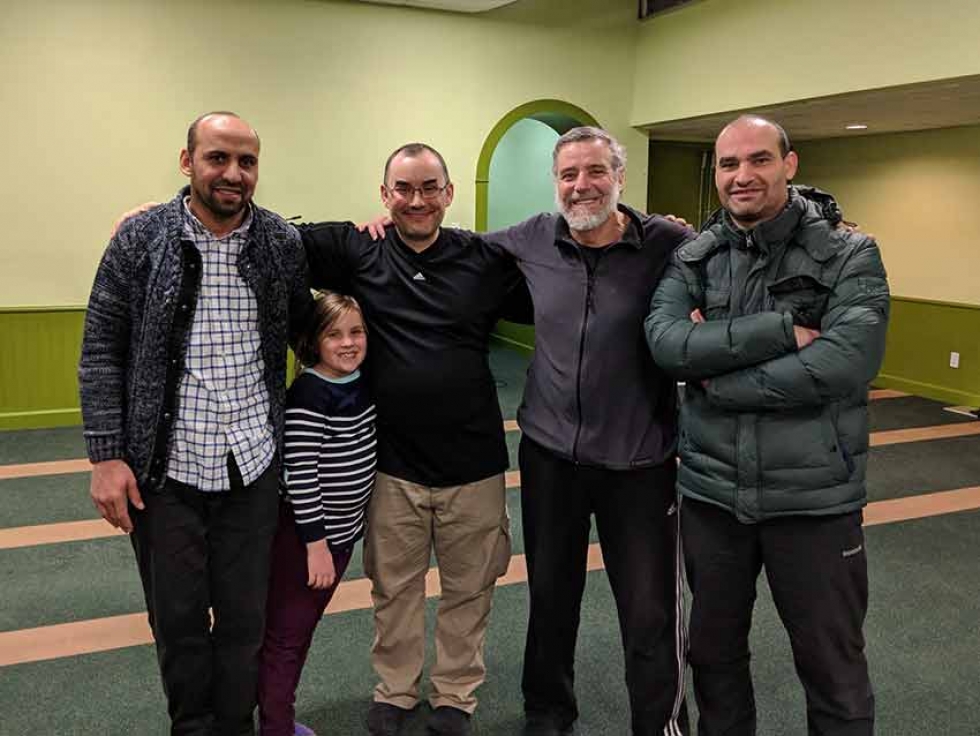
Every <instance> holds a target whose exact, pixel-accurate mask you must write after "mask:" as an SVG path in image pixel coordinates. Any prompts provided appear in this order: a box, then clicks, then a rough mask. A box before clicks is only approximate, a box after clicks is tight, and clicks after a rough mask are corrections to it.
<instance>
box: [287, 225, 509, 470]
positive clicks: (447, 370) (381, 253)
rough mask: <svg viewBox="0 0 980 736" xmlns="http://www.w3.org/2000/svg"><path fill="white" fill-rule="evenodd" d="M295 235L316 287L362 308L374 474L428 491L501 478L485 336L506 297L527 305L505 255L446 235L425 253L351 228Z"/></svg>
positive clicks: (456, 234)
mask: <svg viewBox="0 0 980 736" xmlns="http://www.w3.org/2000/svg"><path fill="white" fill-rule="evenodd" d="M299 229H300V233H301V235H302V237H303V245H304V247H305V249H306V255H307V259H308V261H309V266H310V274H311V280H312V285H313V286H314V288H327V289H333V290H335V291H340V292H343V293H347V294H351V295H352V296H354V297H355V298H356V299H357V300H358V301H359V302H360V304H361V308H362V309H363V310H364V316H365V318H366V321H367V325H368V350H367V360H366V361H365V370H364V372H365V375H366V376H367V377H368V380H369V385H370V386H371V389H372V391H373V394H374V399H375V403H376V405H377V409H378V430H379V431H378V442H379V447H378V450H379V452H378V469H379V470H380V471H381V472H383V473H387V474H389V475H393V476H396V477H398V478H403V479H405V480H409V481H412V482H414V483H421V484H424V485H431V486H451V485H460V484H463V483H471V482H473V481H477V480H481V479H483V478H487V477H489V476H491V475H494V474H496V473H500V472H502V471H504V470H505V469H506V468H507V466H508V459H507V448H506V445H505V443H504V435H503V426H502V425H503V420H502V418H501V415H500V406H499V404H498V402H497V391H496V386H495V383H494V379H493V376H492V375H491V373H490V365H489V360H488V353H489V347H488V338H489V335H490V332H491V330H492V328H493V326H494V324H495V322H496V321H497V319H498V317H499V316H501V314H502V309H503V308H504V306H505V302H506V305H507V306H512V307H513V308H514V309H517V310H519V311H523V307H524V306H525V305H526V303H527V299H526V291H525V289H524V288H523V278H522V277H521V274H520V272H519V271H518V269H517V266H516V264H515V263H514V260H513V258H512V257H511V256H509V255H508V254H507V253H506V252H504V251H503V250H502V249H501V248H500V247H499V246H496V245H492V244H489V243H487V242H485V241H484V240H483V239H481V238H479V237H477V236H476V235H475V234H473V233H469V232H465V231H460V230H454V229H450V230H446V229H443V230H441V231H440V234H439V238H438V239H437V240H436V242H435V243H433V244H432V245H431V246H430V247H429V248H427V249H426V250H425V251H423V252H422V253H416V252H415V251H413V250H412V249H411V248H409V247H408V246H407V245H405V243H403V242H402V241H401V239H400V238H399V237H398V235H397V234H396V232H395V229H394V227H389V228H388V231H387V235H386V237H385V238H384V240H380V241H377V242H375V241H372V240H371V238H370V236H368V235H367V234H366V233H359V232H357V230H356V229H355V227H354V225H353V224H352V223H349V222H347V223H320V224H316V225H303V226H300V228H299ZM507 316H514V315H511V314H508V315H507Z"/></svg>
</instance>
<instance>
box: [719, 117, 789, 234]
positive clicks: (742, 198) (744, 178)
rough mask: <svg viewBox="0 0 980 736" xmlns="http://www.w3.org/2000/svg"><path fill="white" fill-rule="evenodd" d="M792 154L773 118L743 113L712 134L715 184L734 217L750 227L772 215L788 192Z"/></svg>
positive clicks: (783, 133)
mask: <svg viewBox="0 0 980 736" xmlns="http://www.w3.org/2000/svg"><path fill="white" fill-rule="evenodd" d="M796 167H797V157H796V154H795V153H794V152H793V151H792V150H790V145H789V137H788V136H787V135H786V131H785V130H783V128H782V126H780V125H779V124H778V123H774V122H773V121H771V120H767V119H766V118H763V117H760V116H758V115H743V116H741V117H739V118H736V119H735V120H733V121H732V122H730V123H729V124H728V125H726V126H725V127H724V128H723V129H722V131H721V133H719V134H718V138H717V139H716V140H715V186H716V187H717V188H718V198H719V200H720V201H721V206H722V207H724V208H725V209H726V210H728V214H729V215H731V218H732V220H733V222H734V223H735V224H736V225H737V226H738V227H740V228H742V229H746V230H747V229H750V228H753V227H755V226H756V225H758V224H759V223H760V222H765V221H766V220H771V219H772V218H774V217H776V216H777V215H778V214H779V213H780V212H781V211H782V209H783V207H785V206H786V202H787V201H788V198H789V191H788V184H789V182H791V181H792V180H793V177H794V176H796Z"/></svg>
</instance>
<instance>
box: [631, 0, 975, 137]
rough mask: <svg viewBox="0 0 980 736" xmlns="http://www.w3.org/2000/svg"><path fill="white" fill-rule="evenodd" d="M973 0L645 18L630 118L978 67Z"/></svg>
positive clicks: (707, 1)
mask: <svg viewBox="0 0 980 736" xmlns="http://www.w3.org/2000/svg"><path fill="white" fill-rule="evenodd" d="M978 34H980V3H978V2H976V0H942V2H939V3H928V2H921V0H860V2H856V1H855V0H822V2H802V0H797V1H796V2H785V0H738V2H732V0H702V1H701V2H696V3H691V4H690V5H687V6H685V7H683V8H681V9H679V10H677V11H675V12H672V13H665V14H664V15H661V16H657V17H655V18H653V19H651V20H649V21H647V22H645V23H643V24H642V30H641V31H640V34H639V36H638V42H637V49H636V67H635V77H634V86H633V111H632V115H631V120H632V122H633V124H634V125H646V124H650V123H656V122H662V121H667V120H678V119H683V118H688V117H694V116H697V115H707V114H712V113H718V112H723V111H725V110H739V109H744V108H749V107H764V106H765V105H767V104H772V103H776V102H784V101H786V100H798V99H806V98H810V97H820V96H823V95H832V94H837V93H840V92H851V91H857V90H863V89H874V88H877V87H887V86H891V85H898V84H909V83H912V82H923V81H928V80H934V79H945V78H947V77H957V76H965V75H970V74H978V73H980V54H978V53H977V37H978Z"/></svg>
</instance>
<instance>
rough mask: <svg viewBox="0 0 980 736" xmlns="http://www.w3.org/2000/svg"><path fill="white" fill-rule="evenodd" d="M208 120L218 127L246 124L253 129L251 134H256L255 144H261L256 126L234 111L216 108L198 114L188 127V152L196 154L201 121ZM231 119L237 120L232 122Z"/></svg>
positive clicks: (249, 128) (250, 129) (245, 125)
mask: <svg viewBox="0 0 980 736" xmlns="http://www.w3.org/2000/svg"><path fill="white" fill-rule="evenodd" d="M223 119H227V120H228V121H229V122H228V123H225V122H224V120H223ZM205 121H207V122H208V123H213V124H214V125H215V126H217V127H227V126H228V125H229V124H230V125H231V126H232V127H241V126H244V127H246V128H248V130H249V131H251V134H252V135H253V136H255V145H256V146H259V134H258V133H256V132H255V128H253V127H252V126H251V125H249V124H248V123H246V122H245V121H244V120H242V118H241V117H240V116H239V115H238V114H237V113H234V112H230V111H228V110H214V111H212V112H206V113H204V114H203V115H198V116H197V117H196V118H194V122H192V123H191V125H190V127H189V128H188V129H187V153H189V154H190V155H191V157H193V156H194V149H196V148H197V141H198V128H200V126H201V123H203V122H205ZM231 121H237V123H236V122H231Z"/></svg>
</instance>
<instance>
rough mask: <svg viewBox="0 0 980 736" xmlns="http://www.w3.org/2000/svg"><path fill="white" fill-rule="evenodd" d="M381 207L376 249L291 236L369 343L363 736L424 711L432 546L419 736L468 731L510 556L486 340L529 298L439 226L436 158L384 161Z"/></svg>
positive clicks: (340, 230) (361, 242) (513, 273)
mask: <svg viewBox="0 0 980 736" xmlns="http://www.w3.org/2000/svg"><path fill="white" fill-rule="evenodd" d="M381 198H382V201H383V202H384V205H385V207H386V208H387V210H388V212H389V214H390V217H391V220H392V222H393V223H394V225H395V227H394V228H389V229H388V231H387V233H386V234H385V237H384V238H383V239H381V240H378V241H373V240H372V239H371V237H370V236H369V235H368V234H367V233H360V232H358V231H357V229H356V228H355V226H354V225H353V224H352V223H349V222H348V223H321V224H317V225H304V226H301V227H300V232H301V234H302V236H303V243H304V245H305V247H306V252H307V256H308V259H309V263H310V271H311V274H312V278H313V285H314V286H315V287H326V288H331V289H335V290H339V291H343V292H345V293H349V294H352V295H353V296H355V297H356V298H357V299H358V300H359V301H360V303H361V304H362V305H363V307H364V316H365V317H366V319H367V323H368V329H369V330H370V335H371V337H370V342H371V347H370V349H369V351H368V358H367V364H366V368H365V373H366V375H367V376H368V377H369V380H370V382H371V386H372V388H373V391H374V398H375V401H376V404H377V407H378V429H379V431H378V471H379V472H378V478H377V483H376V485H375V489H374V496H373V498H372V501H371V505H370V508H369V511H368V526H367V532H366V536H365V548H364V570H365V573H366V574H367V576H368V577H369V578H370V579H371V581H372V583H373V588H372V597H373V600H374V620H375V640H374V645H373V647H372V653H371V657H372V664H373V665H374V669H375V671H376V672H377V674H378V677H379V680H380V681H379V683H378V685H377V687H376V688H375V691H374V702H373V703H372V705H371V708H370V710H369V712H368V731H369V733H370V734H372V735H382V734H384V735H387V734H397V733H399V732H400V730H401V728H402V724H403V721H404V719H405V716H406V715H407V714H408V712H409V711H411V710H412V709H413V708H415V706H416V705H417V704H418V702H419V699H420V692H419V683H420V680H421V675H422V665H423V660H424V656H425V576H426V573H427V572H428V569H429V560H430V558H431V555H432V553H433V551H434V552H435V555H436V559H437V560H438V566H439V575H440V583H441V588H442V593H441V596H440V600H439V608H438V613H437V618H436V630H435V644H436V652H435V661H434V663H433V665H432V670H431V672H430V680H431V683H432V691H431V693H430V695H429V702H430V704H431V706H432V708H433V711H432V713H431V715H430V716H429V719H428V729H429V732H430V733H435V734H465V733H468V731H469V719H470V715H471V714H472V713H473V711H474V709H475V708H476V702H477V701H476V697H475V695H474V693H475V691H476V689H477V687H478V686H479V685H480V684H481V683H482V682H483V679H484V673H485V666H484V662H483V644H484V639H485V635H486V627H487V621H488V617H489V613H490V605H491V597H492V595H493V588H494V583H495V581H496V579H497V577H499V576H500V575H502V574H503V573H504V572H505V571H506V570H507V565H508V563H509V561H510V538H509V529H508V527H509V520H508V517H507V506H506V502H505V488H504V470H506V468H507V465H508V459H507V448H506V445H505V443H504V434H503V420H502V417H501V414H500V407H499V404H498V402H497V393H496V388H495V384H494V380H493V377H492V375H491V373H490V367H489V363H488V359H487V356H488V339H489V336H490V332H491V330H492V329H493V326H494V324H495V323H496V321H497V318H498V316H500V307H501V305H502V304H503V303H504V302H505V301H508V303H509V304H511V305H513V306H514V307H520V308H523V307H524V306H525V305H526V304H527V299H526V292H525V291H524V289H523V279H522V278H521V275H520V272H519V271H518V269H517V266H516V264H515V263H514V261H513V259H512V258H510V257H509V256H507V255H506V254H505V253H504V252H503V251H502V250H501V249H500V248H499V247H498V246H495V245H491V244H488V243H487V242H485V241H484V240H482V239H481V238H479V237H477V236H476V235H474V234H472V233H467V232H464V231H460V230H455V229H448V230H446V229H442V228H441V227H440V225H441V224H442V220H443V218H444V216H445V212H446V208H447V207H448V206H449V205H450V203H451V202H452V200H453V185H452V183H451V181H450V179H449V172H448V169H447V167H446V164H445V161H444V160H443V158H442V156H441V155H440V154H439V153H438V152H437V151H436V150H435V149H433V148H431V147H430V146H427V145H425V144H422V143H412V144H408V145H405V146H402V147H401V148H399V149H398V150H396V151H395V152H394V153H392V154H391V156H390V157H389V158H388V161H387V163H386V165H385V171H384V183H383V184H382V185H381ZM507 316H509V317H515V316H519V315H516V314H508V315H507Z"/></svg>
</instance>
